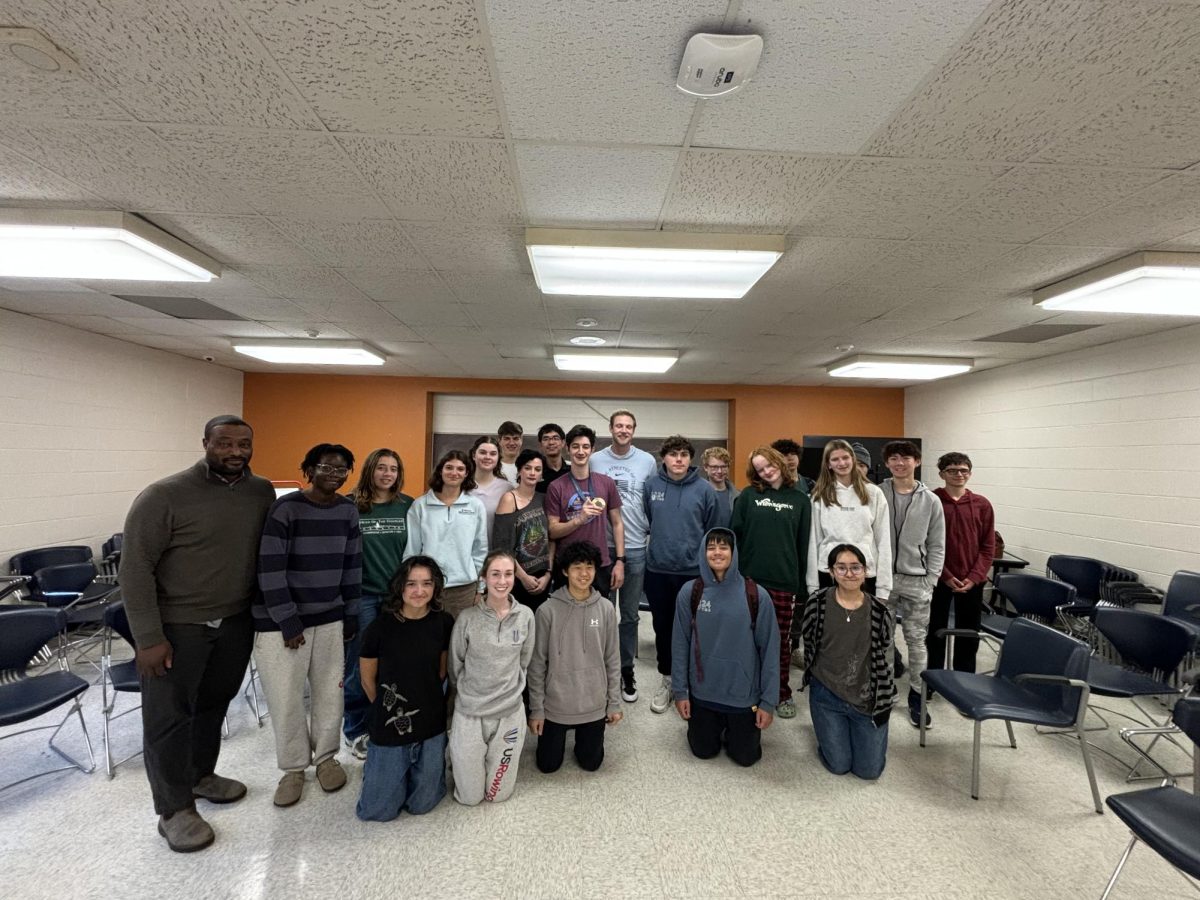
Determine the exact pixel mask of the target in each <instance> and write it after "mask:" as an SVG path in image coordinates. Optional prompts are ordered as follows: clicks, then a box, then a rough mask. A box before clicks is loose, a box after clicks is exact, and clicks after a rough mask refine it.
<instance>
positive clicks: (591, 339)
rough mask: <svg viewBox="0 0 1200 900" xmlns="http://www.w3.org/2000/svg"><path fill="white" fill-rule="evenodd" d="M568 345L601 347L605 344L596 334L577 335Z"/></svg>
mask: <svg viewBox="0 0 1200 900" xmlns="http://www.w3.org/2000/svg"><path fill="white" fill-rule="evenodd" d="M569 343H571V344H574V345H575V346H576V347H603V346H604V345H605V343H607V342H606V341H605V340H604V338H602V337H600V336H599V335H596V334H578V335H576V336H575V337H573V338H571V340H570V341H569Z"/></svg>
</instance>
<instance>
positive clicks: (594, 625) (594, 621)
mask: <svg viewBox="0 0 1200 900" xmlns="http://www.w3.org/2000/svg"><path fill="white" fill-rule="evenodd" d="M588 625H590V626H591V627H592V628H599V627H600V620H599V619H592V620H591V621H590V622H588Z"/></svg>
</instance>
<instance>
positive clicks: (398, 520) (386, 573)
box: [358, 494, 413, 596]
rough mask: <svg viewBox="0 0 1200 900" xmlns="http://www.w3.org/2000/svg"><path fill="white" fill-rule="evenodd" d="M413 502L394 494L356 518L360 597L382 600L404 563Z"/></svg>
mask: <svg viewBox="0 0 1200 900" xmlns="http://www.w3.org/2000/svg"><path fill="white" fill-rule="evenodd" d="M412 502H413V498H412V497H410V496H408V494H397V495H396V498H395V499H394V500H390V501H388V502H387V503H372V504H371V511H370V512H365V513H364V512H360V513H359V514H358V522H359V527H360V528H361V529H362V536H363V551H362V552H363V576H362V581H363V587H362V589H363V593H364V594H376V595H379V596H382V595H383V594H386V593H387V592H388V585H389V584H391V582H392V576H393V575H395V574H396V570H397V569H398V568H400V561H401V560H402V559H404V548H405V547H406V546H407V545H408V508H409V507H410V506H412Z"/></svg>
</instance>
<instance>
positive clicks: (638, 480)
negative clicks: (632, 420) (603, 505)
mask: <svg viewBox="0 0 1200 900" xmlns="http://www.w3.org/2000/svg"><path fill="white" fill-rule="evenodd" d="M590 466H591V469H592V471H593V472H599V473H600V474H601V475H607V476H608V477H609V478H611V479H612V480H613V481H614V482H616V485H617V490H618V491H620V492H621V502H622V503H623V504H624V505H623V506H622V507H621V521H622V522H624V523H625V549H626V550H641V549H642V548H643V547H645V546H646V534H647V532H648V531H649V530H650V521H649V519H647V518H646V510H645V508H644V507H643V506H642V488H643V487H644V486H645V484H646V481H647V479H649V478H652V477H653V476H654V473H655V472H657V471H658V463H656V462H655V461H654V457H653V456H651V455H650V454H649V453H647V452H646V451H645V450H639V449H638V448H637V447H630V448H629V452H628V453H626V454H625V455H624V456H617V455H616V454H615V453H613V452H612V447H605V448H604V449H603V450H597V451H596V452H595V453H593V454H592V459H591V463H590ZM610 538H611V534H610ZM609 546H612V541H611V539H610V540H609Z"/></svg>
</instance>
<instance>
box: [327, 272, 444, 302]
mask: <svg viewBox="0 0 1200 900" xmlns="http://www.w3.org/2000/svg"><path fill="white" fill-rule="evenodd" d="M338 271H339V272H340V273H341V275H342V277H344V278H345V279H346V280H347V281H349V282H350V283H351V284H353V285H354V286H355V287H356V288H358V289H359V290H360V291H362V292H363V293H364V294H366V295H367V296H368V297H370V298H371V299H372V300H375V301H377V302H380V303H401V302H407V301H413V302H417V303H428V304H436V303H453V302H454V294H452V293H451V292H450V290H449V289H447V287H446V284H445V282H444V281H443V279H442V276H440V275H438V274H435V273H434V272H430V271H428V270H423V271H413V270H411V269H385V268H356V269H339V270H338Z"/></svg>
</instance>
